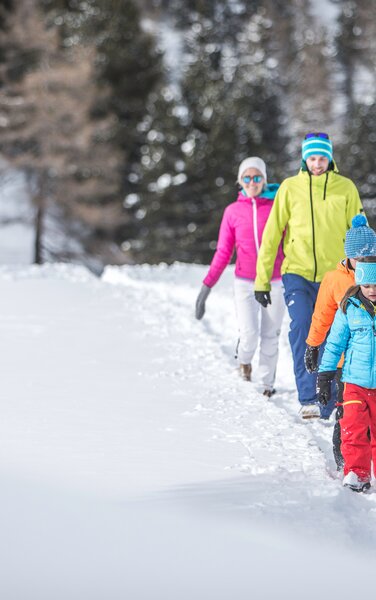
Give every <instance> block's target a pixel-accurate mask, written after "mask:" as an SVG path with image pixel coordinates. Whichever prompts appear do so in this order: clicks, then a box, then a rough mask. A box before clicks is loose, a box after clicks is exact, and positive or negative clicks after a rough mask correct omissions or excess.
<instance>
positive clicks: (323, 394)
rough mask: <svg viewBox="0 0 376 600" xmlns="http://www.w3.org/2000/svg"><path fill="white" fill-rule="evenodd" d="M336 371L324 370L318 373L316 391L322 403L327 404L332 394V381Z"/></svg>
mask: <svg viewBox="0 0 376 600" xmlns="http://www.w3.org/2000/svg"><path fill="white" fill-rule="evenodd" d="M335 376H336V371H323V372H322V373H319V374H318V375H317V383H316V392H317V399H318V401H319V402H320V404H323V405H324V406H326V405H327V404H328V402H329V400H330V398H331V396H332V390H331V387H332V381H333V379H334V378H335Z"/></svg>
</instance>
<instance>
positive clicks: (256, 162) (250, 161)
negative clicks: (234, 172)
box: [238, 156, 267, 185]
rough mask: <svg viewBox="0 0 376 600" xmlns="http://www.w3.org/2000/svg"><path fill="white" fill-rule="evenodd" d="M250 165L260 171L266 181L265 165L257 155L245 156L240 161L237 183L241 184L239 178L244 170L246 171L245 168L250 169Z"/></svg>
mask: <svg viewBox="0 0 376 600" xmlns="http://www.w3.org/2000/svg"><path fill="white" fill-rule="evenodd" d="M252 167H253V168H254V169H257V170H258V171H260V173H261V174H262V176H263V177H264V179H265V183H267V178H266V165H265V163H264V161H263V160H262V158H259V157H258V156H249V157H248V158H245V159H244V160H243V161H242V162H241V163H240V166H239V170H238V183H240V185H241V184H242V182H241V178H242V175H243V173H244V171H246V170H247V169H251V168H252Z"/></svg>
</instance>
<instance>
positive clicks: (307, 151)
mask: <svg viewBox="0 0 376 600" xmlns="http://www.w3.org/2000/svg"><path fill="white" fill-rule="evenodd" d="M314 154H315V155H316V154H319V155H320V156H325V158H327V159H328V160H329V162H332V160H333V145H332V142H331V141H330V139H329V136H327V134H326V133H325V134H321V133H316V134H315V133H308V134H307V136H306V137H305V139H304V140H303V142H302V158H303V160H304V161H306V160H307V158H308V157H309V156H313V155H314Z"/></svg>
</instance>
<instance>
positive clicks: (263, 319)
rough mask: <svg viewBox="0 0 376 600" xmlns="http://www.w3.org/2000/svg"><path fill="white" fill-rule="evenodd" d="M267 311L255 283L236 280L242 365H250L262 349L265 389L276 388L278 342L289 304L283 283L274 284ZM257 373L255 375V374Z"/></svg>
mask: <svg viewBox="0 0 376 600" xmlns="http://www.w3.org/2000/svg"><path fill="white" fill-rule="evenodd" d="M271 287H272V289H271V292H270V298H271V301H272V303H271V304H268V306H267V308H264V307H263V306H261V304H260V303H259V302H257V300H256V299H255V295H254V282H253V281H249V280H247V279H240V278H235V285H234V291H235V306H236V313H237V319H238V327H239V335H240V341H239V348H238V357H239V362H240V364H244V365H247V364H250V363H251V362H252V359H253V357H254V354H255V352H256V349H257V345H258V344H259V345H260V353H259V369H258V371H257V372H256V373H257V379H258V380H259V381H260V382H261V383H263V384H264V386H265V388H270V389H271V388H272V387H273V384H274V380H275V373H276V368H277V360H278V340H279V334H280V330H281V324H282V319H283V315H284V312H285V301H284V298H283V286H282V281H280V280H277V281H273V282H272V284H271ZM253 372H255V371H253Z"/></svg>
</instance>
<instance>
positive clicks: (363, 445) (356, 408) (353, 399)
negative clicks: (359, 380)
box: [340, 383, 371, 481]
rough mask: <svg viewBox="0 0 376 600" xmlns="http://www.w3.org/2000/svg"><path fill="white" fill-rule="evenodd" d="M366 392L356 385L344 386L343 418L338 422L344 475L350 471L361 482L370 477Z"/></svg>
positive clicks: (368, 415)
mask: <svg viewBox="0 0 376 600" xmlns="http://www.w3.org/2000/svg"><path fill="white" fill-rule="evenodd" d="M368 391H369V390H367V389H366V388H361V387H360V386H358V385H353V384H351V383H346V384H345V388H344V392H343V417H342V419H341V421H340V424H341V440H342V444H341V450H342V455H343V460H344V475H345V476H346V475H347V474H348V473H350V472H351V471H352V472H353V473H355V474H356V475H357V477H359V479H360V480H362V481H369V479H370V477H371V443H370V440H369V437H368V427H369V425H370V412H369V407H368Z"/></svg>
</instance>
